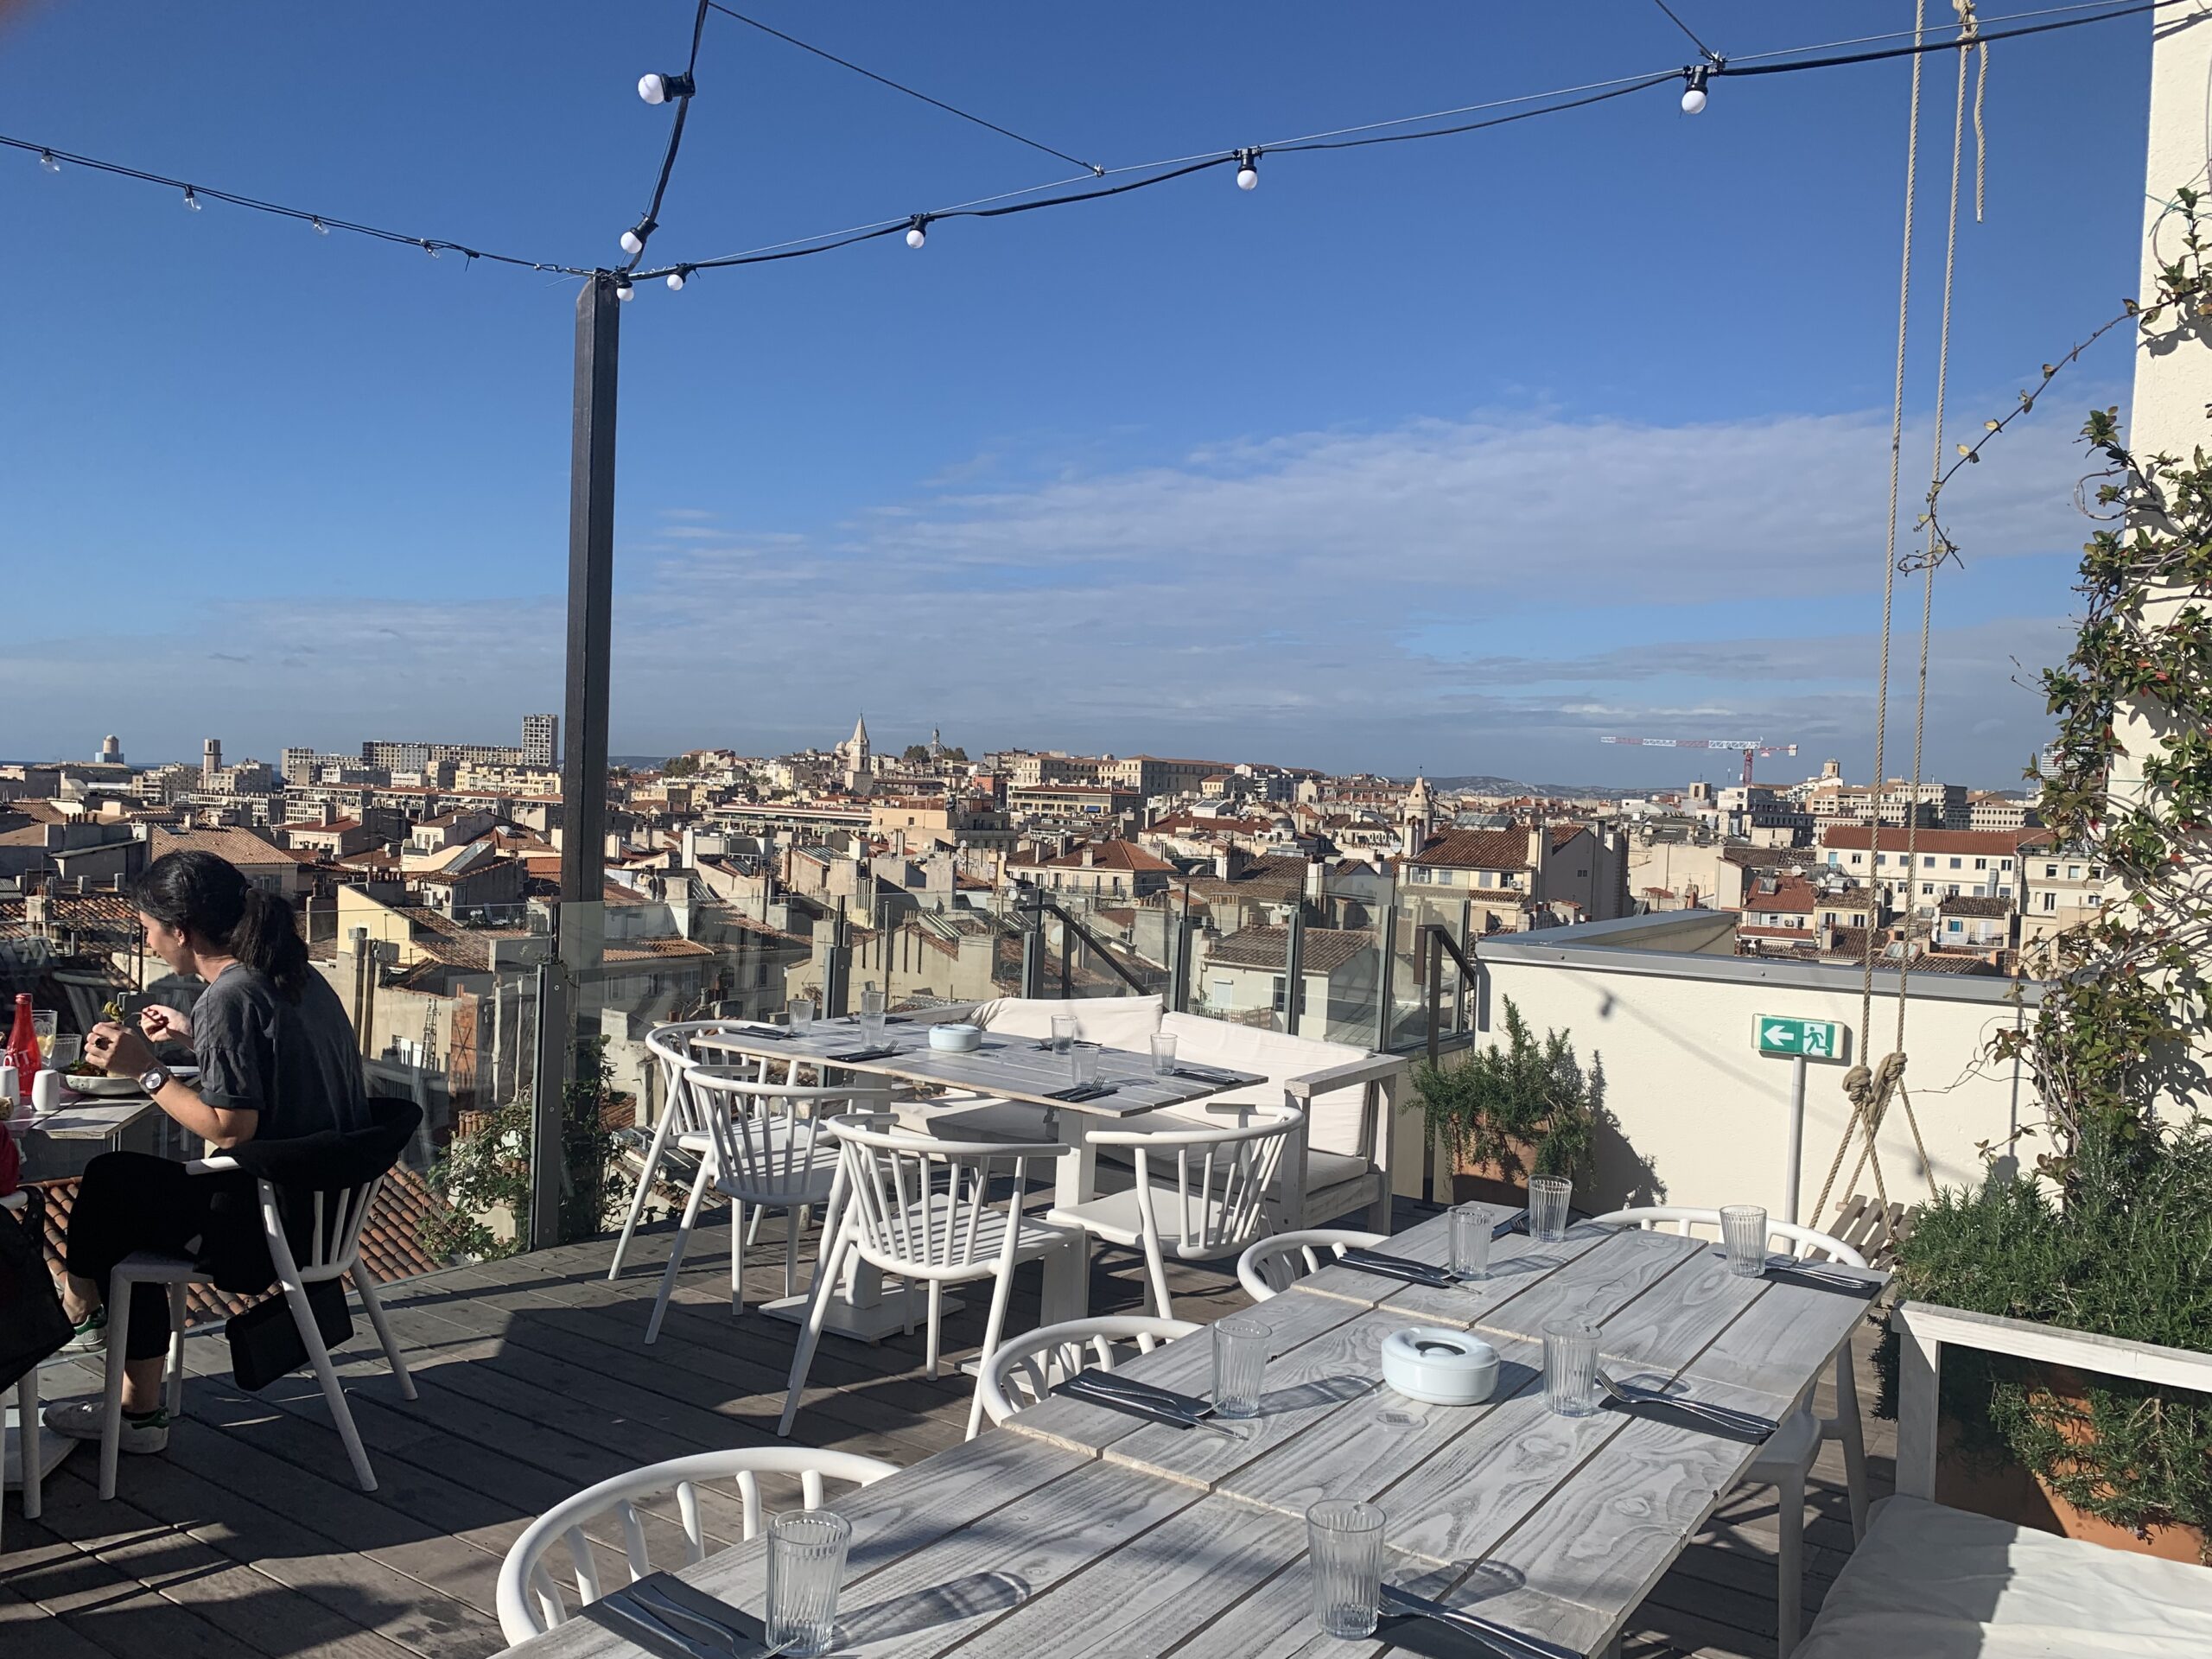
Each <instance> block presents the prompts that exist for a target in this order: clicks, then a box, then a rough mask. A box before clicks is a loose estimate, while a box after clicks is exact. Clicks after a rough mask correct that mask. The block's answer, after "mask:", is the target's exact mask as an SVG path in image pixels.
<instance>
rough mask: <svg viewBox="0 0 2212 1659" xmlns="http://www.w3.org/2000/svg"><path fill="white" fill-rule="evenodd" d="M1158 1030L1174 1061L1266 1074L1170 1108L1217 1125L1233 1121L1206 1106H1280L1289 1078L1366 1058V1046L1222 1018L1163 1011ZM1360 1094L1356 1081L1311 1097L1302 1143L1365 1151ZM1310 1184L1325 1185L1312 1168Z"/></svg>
mask: <svg viewBox="0 0 2212 1659" xmlns="http://www.w3.org/2000/svg"><path fill="white" fill-rule="evenodd" d="M1160 1030H1161V1031H1162V1032H1169V1033H1173V1034H1174V1038H1175V1058H1177V1059H1179V1060H1192V1061H1195V1062H1196V1063H1197V1064H1198V1065H1218V1066H1224V1067H1226V1068H1228V1069H1229V1070H1230V1071H1257V1072H1259V1073H1260V1074H1261V1075H1262V1076H1263V1077H1266V1078H1267V1081H1266V1082H1265V1083H1255V1084H1246V1085H1245V1086H1244V1087H1243V1088H1241V1089H1230V1090H1224V1091H1223V1092H1222V1093H1220V1094H1218V1095H1211V1096H1207V1098H1206V1099H1205V1101H1203V1102H1194V1103H1192V1104H1191V1105H1188V1106H1182V1107H1178V1108H1175V1109H1174V1110H1175V1111H1176V1112H1178V1113H1179V1114H1180V1115H1181V1116H1185V1117H1192V1118H1202V1119H1205V1121H1207V1122H1211V1123H1212V1124H1213V1125H1214V1126H1215V1127H1217V1128H1218V1127H1219V1126H1220V1125H1221V1124H1223V1123H1224V1122H1235V1121H1236V1120H1235V1118H1234V1117H1224V1116H1222V1115H1221V1114H1220V1113H1218V1112H1212V1113H1209V1112H1208V1111H1207V1110H1206V1108H1207V1107H1208V1106H1210V1105H1216V1104H1220V1103H1234V1104H1240V1105H1251V1106H1280V1105H1281V1104H1282V1103H1283V1093H1282V1086H1283V1084H1285V1083H1287V1082H1288V1081H1289V1080H1290V1079H1291V1078H1293V1077H1310V1076H1311V1075H1313V1073H1314V1072H1316V1071H1332V1070H1333V1069H1335V1068H1336V1067H1338V1066H1340V1065H1351V1064H1353V1063H1354V1062H1355V1061H1357V1060H1363V1059H1365V1058H1367V1051H1366V1050H1365V1049H1363V1048H1353V1047H1351V1046H1350V1045H1349V1044H1345V1043H1325V1042H1320V1041H1318V1040H1316V1039H1313V1038H1311V1037H1293V1036H1290V1035H1289V1034H1287V1033H1284V1032H1280V1031H1265V1030H1262V1029H1261V1028H1260V1027H1257V1026H1236V1025H1231V1024H1230V1023H1229V1022H1228V1021H1227V1020H1208V1019H1205V1018H1204V1017H1203V1016H1201V1015H1198V1014H1166V1015H1163V1016H1162V1017H1161V1019H1160ZM1365 1099H1366V1091H1365V1089H1364V1087H1363V1085H1360V1084H1354V1085H1353V1086H1352V1087H1351V1088H1349V1089H1338V1090H1332V1092H1330V1093H1328V1094H1325V1095H1316V1096H1313V1108H1312V1112H1311V1115H1310V1116H1308V1117H1307V1119H1306V1145H1307V1146H1308V1147H1311V1148H1312V1149H1313V1151H1314V1152H1317V1153H1320V1152H1334V1153H1341V1154H1344V1156H1346V1157H1357V1156H1359V1155H1360V1154H1361V1153H1362V1152H1363V1150H1364V1137H1363V1135H1362V1134H1361V1120H1362V1114H1363V1108H1364V1103H1365ZM1383 1133H1384V1134H1386V1135H1387V1134H1388V1133H1389V1125H1387V1124H1385V1125H1384V1126H1383ZM1308 1167H1309V1169H1310V1168H1311V1167H1312V1166H1310V1165H1309V1166H1308ZM1311 1184H1312V1185H1314V1186H1322V1185H1327V1183H1326V1182H1325V1181H1323V1180H1322V1179H1320V1176H1319V1173H1318V1172H1315V1173H1313V1179H1312V1182H1311Z"/></svg>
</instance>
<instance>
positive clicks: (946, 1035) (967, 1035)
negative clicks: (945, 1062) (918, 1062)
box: [930, 1026, 983, 1054]
mask: <svg viewBox="0 0 2212 1659" xmlns="http://www.w3.org/2000/svg"><path fill="white" fill-rule="evenodd" d="M930 1046H931V1048H935V1049H942V1050H943V1051H944V1052H946V1053H948V1054H972V1053H974V1052H976V1050H977V1049H979V1048H981V1047H982V1046H983V1028H982V1027H981V1026H931V1027H930Z"/></svg>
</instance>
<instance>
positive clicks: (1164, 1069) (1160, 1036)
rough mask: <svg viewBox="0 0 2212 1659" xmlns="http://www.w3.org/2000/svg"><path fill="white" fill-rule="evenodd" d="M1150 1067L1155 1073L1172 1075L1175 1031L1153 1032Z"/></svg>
mask: <svg viewBox="0 0 2212 1659" xmlns="http://www.w3.org/2000/svg"><path fill="white" fill-rule="evenodd" d="M1152 1069H1153V1071H1154V1074H1155V1075H1157V1076H1159V1077H1173V1076H1174V1075H1175V1033H1173V1032H1172V1031H1161V1032H1155V1033H1153V1039H1152Z"/></svg>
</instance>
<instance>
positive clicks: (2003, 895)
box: [1997, 887, 2012, 899]
mask: <svg viewBox="0 0 2212 1659" xmlns="http://www.w3.org/2000/svg"><path fill="white" fill-rule="evenodd" d="M1997 896H1998V897H1999V899H2010V898H2011V897H2012V888H2010V887H1999V888H1998V889H1997Z"/></svg>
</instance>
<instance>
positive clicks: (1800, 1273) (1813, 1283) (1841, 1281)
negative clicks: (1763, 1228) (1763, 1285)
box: [1759, 1262, 1882, 1302]
mask: <svg viewBox="0 0 2212 1659" xmlns="http://www.w3.org/2000/svg"><path fill="white" fill-rule="evenodd" d="M1759 1277H1760V1278H1762V1279H1764V1280H1766V1281H1768V1282H1770V1283H1771V1284H1777V1285H1802V1287H1804V1288H1805V1289H1807V1290H1826V1291H1833V1292H1834V1294H1837V1295H1839V1296H1856V1297H1857V1298H1858V1299H1859V1300H1860V1301H1862V1302H1870V1301H1872V1300H1874V1298H1875V1296H1876V1295H1877V1294H1879V1293H1880V1291H1881V1288H1882V1286H1881V1281H1879V1280H1876V1279H1853V1278H1849V1277H1847V1276H1846V1275H1845V1274H1840V1273H1823V1272H1821V1269H1820V1268H1802V1267H1797V1266H1795V1265H1793V1264H1791V1263H1789V1262H1769V1263H1768V1264H1767V1268H1766V1271H1765V1272H1764V1273H1762V1274H1760V1275H1759Z"/></svg>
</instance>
